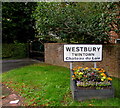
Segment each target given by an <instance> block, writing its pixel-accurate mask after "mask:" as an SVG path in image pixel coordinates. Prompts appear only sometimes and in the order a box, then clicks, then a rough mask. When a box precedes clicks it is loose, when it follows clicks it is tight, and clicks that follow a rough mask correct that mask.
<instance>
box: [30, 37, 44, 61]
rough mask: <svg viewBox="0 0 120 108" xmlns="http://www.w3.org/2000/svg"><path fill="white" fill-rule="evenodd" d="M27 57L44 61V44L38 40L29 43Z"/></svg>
mask: <svg viewBox="0 0 120 108" xmlns="http://www.w3.org/2000/svg"><path fill="white" fill-rule="evenodd" d="M29 57H30V58H33V59H37V60H40V61H44V44H43V43H42V42H41V41H39V40H38V39H36V40H34V41H31V42H30V43H29Z"/></svg>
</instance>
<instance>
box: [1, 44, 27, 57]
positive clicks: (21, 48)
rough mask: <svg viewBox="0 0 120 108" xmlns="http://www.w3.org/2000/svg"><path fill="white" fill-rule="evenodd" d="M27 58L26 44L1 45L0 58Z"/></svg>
mask: <svg viewBox="0 0 120 108" xmlns="http://www.w3.org/2000/svg"><path fill="white" fill-rule="evenodd" d="M25 57H27V44H25V43H14V44H2V58H16V59H17V58H18V59H19V58H25Z"/></svg>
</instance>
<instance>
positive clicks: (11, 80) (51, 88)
mask: <svg viewBox="0 0 120 108" xmlns="http://www.w3.org/2000/svg"><path fill="white" fill-rule="evenodd" d="M2 82H3V83H4V84H6V85H7V86H9V87H11V88H13V89H14V90H15V91H17V92H18V93H19V94H20V95H21V96H22V97H24V98H25V105H26V106H28V105H30V106H120V93H119V91H120V86H119V83H120V79H118V78H113V85H114V87H115V97H114V98H109V99H101V100H97V99H92V100H86V101H81V102H77V101H74V100H73V99H72V96H71V92H70V72H69V69H67V68H65V67H60V66H53V65H48V64H44V63H40V64H34V65H30V66H25V67H23V68H18V69H14V70H11V71H9V72H6V73H3V77H2Z"/></svg>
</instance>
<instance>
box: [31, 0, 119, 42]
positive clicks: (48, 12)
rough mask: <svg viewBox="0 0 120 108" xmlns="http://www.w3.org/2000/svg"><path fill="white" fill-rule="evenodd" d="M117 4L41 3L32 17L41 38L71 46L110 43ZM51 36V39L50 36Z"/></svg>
mask: <svg viewBox="0 0 120 108" xmlns="http://www.w3.org/2000/svg"><path fill="white" fill-rule="evenodd" d="M116 9H117V8H116V5H114V3H89V2H88V3H87V2H86V3H82V2H67V3H65V2H63V3H54V2H50V3H46V2H39V3H38V6H37V8H36V11H35V12H34V14H33V17H34V18H35V19H36V29H37V32H38V35H43V36H44V38H45V37H46V36H51V37H54V38H58V39H59V40H60V39H61V40H62V41H63V42H68V43H104V42H108V41H109V35H108V32H109V31H110V29H111V28H110V26H109V25H110V24H111V23H112V22H113V21H115V16H116V14H115V12H116ZM51 34H52V35H51Z"/></svg>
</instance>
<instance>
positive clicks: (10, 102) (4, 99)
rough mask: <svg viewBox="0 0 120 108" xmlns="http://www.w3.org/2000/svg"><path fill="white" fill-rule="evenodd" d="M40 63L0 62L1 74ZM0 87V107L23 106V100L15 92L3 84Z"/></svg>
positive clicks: (34, 61) (31, 61)
mask: <svg viewBox="0 0 120 108" xmlns="http://www.w3.org/2000/svg"><path fill="white" fill-rule="evenodd" d="M40 62H41V61H39V60H35V59H29V58H26V59H18V60H0V67H2V69H0V70H2V72H1V74H2V73H4V72H7V71H9V70H12V69H15V68H20V67H23V66H27V65H31V64H35V63H40ZM0 87H1V88H2V96H1V100H0V106H1V107H2V108H6V107H7V108H9V107H16V106H24V98H22V97H21V96H20V95H19V94H18V93H17V92H15V91H13V90H12V88H9V87H7V86H6V85H5V84H4V83H3V82H2V83H1V85H0Z"/></svg>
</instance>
